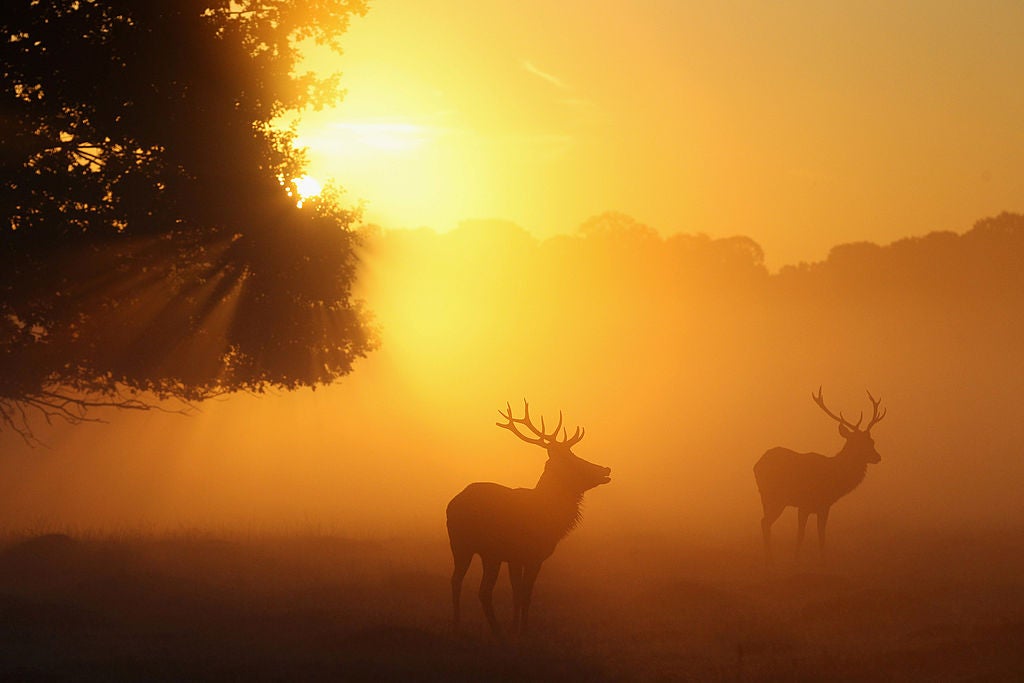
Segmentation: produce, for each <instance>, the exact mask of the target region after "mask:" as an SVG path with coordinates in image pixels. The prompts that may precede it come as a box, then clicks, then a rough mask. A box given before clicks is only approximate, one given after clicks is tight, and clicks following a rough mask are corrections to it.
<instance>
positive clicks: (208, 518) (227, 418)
mask: <svg viewBox="0 0 1024 683" xmlns="http://www.w3.org/2000/svg"><path fill="white" fill-rule="evenodd" d="M1022 253H1024V222H1022V219H1021V218H1020V217H1019V216H1014V215H1010V214H1007V215H1004V216H1002V217H999V218H996V219H992V220H988V221H984V222H982V223H980V224H979V225H978V226H977V227H976V228H974V229H971V230H969V231H968V232H966V234H964V235H957V234H954V233H936V234H932V235H929V236H925V237H921V238H913V239H908V240H902V241H899V242H897V243H894V244H892V245H889V246H885V247H881V246H875V245H870V244H855V245H847V246H844V247H841V248H836V249H835V250H833V252H832V253H831V255H830V257H829V259H828V260H827V261H825V262H823V263H819V264H814V265H813V266H803V267H799V268H786V269H783V270H782V271H781V272H780V273H778V274H770V273H769V272H768V271H767V269H766V268H765V267H764V264H763V261H762V257H761V253H760V250H759V249H758V247H757V245H756V243H754V242H752V241H750V240H748V239H742V238H738V239H729V240H712V239H710V238H706V237H696V236H675V237H671V238H668V239H664V238H661V237H659V236H658V235H657V234H656V233H655V232H654V231H653V230H652V229H650V228H648V227H646V226H644V225H642V224H639V223H637V222H635V221H633V220H632V219H630V218H628V217H626V216H623V215H621V214H607V215H604V216H601V217H598V218H596V219H594V220H592V221H590V222H589V223H587V224H586V225H585V226H583V228H581V230H580V232H579V233H577V234H576V235H573V236H562V237H556V238H552V239H548V240H539V239H537V238H535V237H533V236H531V235H530V234H529V233H528V232H526V231H525V230H523V229H522V228H519V227H516V226H514V225H512V224H508V223H493V222H491V223H486V222H479V223H466V224H464V225H463V226H461V227H460V228H459V229H457V230H454V231H451V232H449V233H437V232H434V231H429V230H420V231H405V230H380V229H379V228H370V229H369V230H368V234H367V245H366V250H365V254H364V273H363V275H362V277H361V282H362V287H363V288H365V295H366V299H367V304H368V305H369V306H370V308H371V309H372V310H374V311H375V312H376V315H377V316H378V324H379V326H380V329H381V331H382V335H383V338H384V345H383V347H382V348H381V349H380V350H379V351H378V352H376V353H374V354H373V355H372V356H371V357H370V358H369V359H367V360H366V361H364V362H362V363H360V364H359V366H358V368H357V371H356V372H354V373H353V374H352V376H351V377H350V378H348V379H346V380H345V381H344V382H342V383H340V384H339V385H336V386H332V387H330V388H328V389H325V390H319V391H316V392H309V391H307V392H298V393H293V394H282V395H278V396H259V397H247V396H240V397H231V398H230V399H225V400H222V401H214V402H210V403H206V404H203V405H202V406H201V412H200V413H199V414H198V415H194V416H191V417H183V416H180V415H177V414H162V413H147V414H128V413H122V414H106V415H104V417H106V418H107V419H109V420H110V423H109V424H96V425H90V424H87V425H82V426H79V427H77V428H73V429H61V428H54V429H50V430H47V431H46V432H45V433H44V434H43V436H44V438H45V440H46V441H48V442H49V443H50V445H51V448H50V449H36V450H30V449H27V448H24V447H21V446H19V445H18V444H17V443H11V442H10V441H9V442H8V448H7V453H6V456H5V458H4V460H3V464H2V466H3V469H4V474H3V477H0V511H2V514H3V517H4V519H5V523H6V524H9V525H11V526H13V527H14V528H18V527H23V526H27V527H35V526H38V527H39V528H43V529H47V528H72V529H75V528H106V529H109V528H115V529H116V528H121V529H142V530H146V529H167V528H171V529H174V528H181V527H186V528H193V527H198V528H214V529H256V530H260V529H263V530H295V531H299V530H303V529H318V530H325V531H330V532H332V533H338V534H341V535H347V536H351V535H354V536H357V537H367V536H377V535H381V534H383V535H385V536H391V535H395V536H407V535H423V534H426V535H427V536H428V537H430V538H436V540H437V541H438V542H439V543H440V542H442V541H443V518H444V515H443V511H444V505H445V503H446V502H447V500H448V499H449V498H450V497H451V496H452V495H454V494H455V493H456V492H458V490H460V489H461V488H462V486H464V485H465V484H466V483H468V482H470V481H477V480H485V481H497V482H501V483H504V484H506V485H510V486H532V485H533V484H534V483H535V482H536V479H537V477H538V476H539V474H540V471H541V469H542V466H543V461H544V457H543V453H542V452H541V450H540V449H537V448H535V447H531V446H529V445H526V444H523V443H521V442H519V441H517V440H516V439H514V438H512V437H511V436H510V435H509V434H508V433H507V432H505V431H503V430H500V429H498V428H497V427H495V421H496V420H497V419H498V414H497V409H498V408H499V407H504V406H505V403H506V401H509V402H512V404H513V405H517V404H518V403H519V402H520V401H521V400H522V399H523V398H524V397H525V398H528V399H529V400H530V404H531V407H532V409H533V411H534V414H535V415H537V416H539V415H541V414H544V415H547V416H549V419H554V418H555V417H556V416H557V413H558V411H559V410H562V411H563V412H564V415H565V418H566V421H567V425H568V426H569V430H570V432H571V431H572V429H573V427H574V426H575V425H581V426H583V427H585V428H586V430H587V431H586V438H585V439H584V440H583V441H582V442H581V443H580V444H579V445H578V446H577V447H576V449H575V450H576V452H577V453H578V454H579V455H581V456H582V457H585V458H588V459H592V460H594V461H595V462H599V463H602V464H605V465H608V466H611V467H612V468H613V470H614V472H615V475H614V481H613V485H610V486H606V487H602V488H601V489H600V490H597V491H594V492H592V493H591V494H590V495H589V496H588V498H587V501H586V513H585V515H586V522H585V524H584V527H583V528H582V529H581V530H580V531H579V532H578V533H579V534H580V535H586V534H600V535H608V534H611V535H616V536H624V535H625V536H633V535H637V534H673V535H674V534H682V537H685V538H688V539H690V540H691V541H692V540H693V539H694V538H714V539H725V540H728V539H732V541H735V542H741V543H743V544H744V545H745V547H747V549H748V551H749V555H750V557H751V558H756V557H757V553H758V552H759V545H758V533H759V531H758V519H759V516H760V510H759V502H758V498H757V492H756V490H755V487H754V482H753V478H752V474H751V467H752V465H753V463H754V461H755V460H756V459H757V458H758V457H759V456H760V454H761V453H762V452H763V451H764V450H766V449H767V448H769V447H771V446H776V445H785V446H788V447H790V448H794V449H797V450H807V451H811V450H813V451H818V452H822V453H827V454H832V453H835V452H836V451H838V450H839V447H840V446H841V445H842V440H841V439H840V437H839V435H838V434H837V433H836V426H835V423H834V422H832V421H831V420H830V419H829V418H827V417H826V416H825V415H824V414H823V413H821V411H820V410H819V409H818V408H817V407H816V406H815V405H814V404H813V402H812V400H811V398H810V394H811V391H813V390H816V389H817V388H818V386H819V385H822V386H823V387H824V392H825V396H826V398H827V399H828V402H829V405H830V406H832V407H833V409H835V410H842V411H843V412H844V413H845V414H846V415H848V416H851V417H853V416H856V415H857V413H859V412H860V411H862V410H865V409H866V410H867V411H868V413H869V414H870V404H869V403H868V400H867V396H866V394H865V389H869V390H870V391H871V392H872V393H873V394H874V395H875V396H880V397H882V399H883V401H884V404H885V406H887V407H888V410H889V416H888V418H887V419H886V421H885V422H883V423H882V424H880V425H879V426H878V427H877V428H876V429H875V430H874V436H875V439H876V442H877V445H878V449H879V452H880V453H881V454H882V458H883V459H882V463H881V464H879V465H877V466H872V467H871V468H870V471H869V472H868V477H867V479H866V481H865V483H864V484H863V485H862V486H861V487H860V488H859V489H858V490H857V491H855V492H854V493H853V494H851V495H850V496H849V497H848V498H845V499H843V500H842V501H840V503H839V504H838V505H837V510H836V511H835V513H834V515H833V522H832V523H833V527H834V534H835V537H836V538H837V539H838V538H841V537H842V535H843V533H844V530H847V531H848V530H850V529H861V530H865V531H866V530H873V531H872V532H871V533H881V532H884V533H887V534H889V533H896V532H898V531H907V530H914V529H938V528H960V527H962V526H963V525H968V524H975V523H979V524H984V525H985V526H988V527H992V526H995V527H1002V526H1005V525H1013V524H1019V523H1020V522H1021V521H1024V518H1022V514H1024V503H1022V501H1021V498H1020V496H1019V495H1017V494H1018V491H1017V489H1018V485H1019V482H1020V480H1021V476H1022V474H1024V464H1022V462H1021V459H1020V457H1019V448H1018V446H1019V444H1020V443H1021V440H1022V439H1024V433H1022V427H1021V423H1020V420H1019V419H1017V417H1016V415H1017V413H1016V399H1015V396H1016V392H1017V391H1018V390H1019V387H1020V386H1022V382H1024V363H1022V361H1021V357H1020V354H1019V349H1020V348H1021V343H1022V341H1024V322H1022V319H1021V317H1020V315H1019V313H1018V312H1019V311H1020V310H1022V303H1024V302H1022V301H1021V295H1022V293H1024V286H1022V284H1024V283H1022V282H1021V277H1022V276H1021V273H1020V270H1019V268H1018V265H1019V263H1020V258H1021V254H1022ZM952 500H955V503H951V501H952ZM787 519H788V517H787ZM786 526H787V525H785V524H784V525H782V528H786ZM780 533H782V532H780ZM748 541H749V545H747V543H748ZM837 542H838V541H837Z"/></svg>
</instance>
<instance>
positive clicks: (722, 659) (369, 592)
mask: <svg viewBox="0 0 1024 683" xmlns="http://www.w3.org/2000/svg"><path fill="white" fill-rule="evenodd" d="M788 519H789V517H788V516H787V517H785V518H784V521H785V520H788ZM783 526H784V525H780V531H779V542H780V551H781V550H784V549H790V550H791V545H792V543H791V541H792V539H791V538H788V537H785V535H784V534H783V533H782V527H783ZM787 542H789V548H786V547H784V546H785V544H786V543H787ZM760 550H761V549H760V547H759V546H758V545H753V544H749V543H746V542H735V543H732V542H730V543H723V542H708V541H698V540H695V539H692V538H691V539H687V538H681V537H680V538H668V537H659V536H645V537H632V538H624V537H620V538H601V537H599V536H596V535H593V534H592V533H586V532H585V531H581V532H579V533H578V534H577V535H575V536H571V537H570V538H568V539H566V540H565V541H564V542H563V544H562V546H561V547H560V548H559V549H558V551H557V552H556V553H555V555H554V556H553V557H552V558H551V559H550V560H549V561H548V563H547V564H546V565H545V567H544V570H543V571H542V573H541V577H540V580H539V582H538V586H537V592H536V595H535V599H534V609H533V614H532V616H533V620H532V624H531V626H532V630H531V633H529V634H528V635H527V636H526V637H525V638H524V639H522V640H521V641H519V642H514V643H507V644H501V643H497V642H494V641H493V640H492V639H491V638H490V637H489V636H488V635H487V632H486V629H485V626H484V621H483V618H482V615H481V614H480V610H479V607H478V604H477V601H476V596H475V593H476V590H475V589H476V582H477V580H478V579H479V572H480V570H479V565H478V564H475V565H474V566H473V568H472V569H471V571H470V574H469V576H468V580H467V583H468V584H469V585H467V586H466V587H465V589H464V590H465V594H464V601H465V605H466V622H467V623H466V624H465V628H464V629H463V632H462V633H460V634H454V633H453V632H452V630H451V627H450V624H449V582H448V572H449V571H450V561H451V560H450V557H449V555H448V549H447V547H446V542H445V539H444V536H443V533H439V534H438V535H437V536H431V537H423V538H393V539H386V540H379V539H370V538H364V539H351V538H344V537H342V536H339V535H335V534H331V533H320V532H316V533H314V532H309V533H305V532H304V533H294V534H287V535H286V534H273V533H248V534H245V533H236V532H225V533H212V532H205V531H196V530H181V531H178V532H174V533H164V532H160V533H156V532H153V533H135V532H121V533H89V532H76V533H70V534H65V533H46V534H26V533H13V532H9V533H7V534H6V535H5V538H4V540H3V544H2V548H0V629H2V633H0V678H2V679H3V680H18V681H59V680H74V681H122V680H124V681H141V680H145V681H186V680H187V681H200V680H228V681H230V680H237V681H320V680H335V681H337V680H344V681H347V680H353V681H447V680H455V681H460V680H474V681H482V680H507V681H544V680H558V681H571V680H585V681H685V680H693V681H762V680H766V681H767V680H771V681H817V680H829V681H868V680H870V681H879V680H900V681H905V680H942V681H950V680H965V681H966V680H985V681H991V680H996V681H998V680H1007V681H1009V680H1020V678H1021V676H1024V579H1022V578H1021V577H1022V569H1024V535H1022V534H1021V533H1019V530H1012V531H1011V532H1000V531H996V530H992V531H990V532H987V533H985V534H979V533H978V532H977V531H974V532H970V533H968V532H966V531H965V532H963V533H958V532H953V531H946V532H942V533H915V534H910V533H890V534H884V533H883V534H874V535H871V534H863V533H862V534H860V535H854V536H848V537H846V538H843V539H837V540H836V542H835V544H834V548H833V550H832V552H831V553H830V555H829V557H828V559H827V561H826V562H825V563H824V564H821V563H819V562H817V560H816V559H815V558H814V553H813V552H808V556H807V557H805V558H804V559H803V560H801V562H800V563H795V562H794V560H793V558H792V553H789V555H788V556H785V554H783V553H780V559H779V562H778V565H777V566H776V568H775V569H774V570H773V571H771V572H767V571H766V570H765V568H764V567H763V566H762V563H761V556H760ZM807 550H808V551H813V550H814V547H813V544H810V545H809V547H808V549H807ZM495 597H496V605H497V608H498V610H499V614H503V615H505V616H506V618H507V616H508V615H509V614H510V604H509V603H510V591H509V589H508V584H507V578H506V576H505V574H504V572H503V574H502V577H501V580H500V583H499V584H498V589H497V590H496V594H495Z"/></svg>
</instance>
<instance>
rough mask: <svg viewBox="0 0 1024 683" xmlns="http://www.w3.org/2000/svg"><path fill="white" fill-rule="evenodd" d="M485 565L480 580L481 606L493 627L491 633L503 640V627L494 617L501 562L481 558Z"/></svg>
mask: <svg viewBox="0 0 1024 683" xmlns="http://www.w3.org/2000/svg"><path fill="white" fill-rule="evenodd" d="M481 559H482V560H483V564H484V575H483V577H482V578H481V579H480V592H479V596H480V605H481V606H482V607H483V608H484V616H485V617H487V623H488V624H490V626H491V633H493V634H494V637H495V638H497V639H498V640H501V638H502V635H501V625H500V624H499V623H498V619H497V618H496V617H495V616H494V584H495V583H497V581H498V570H499V569H501V561H500V560H495V559H493V558H484V557H483V556H481Z"/></svg>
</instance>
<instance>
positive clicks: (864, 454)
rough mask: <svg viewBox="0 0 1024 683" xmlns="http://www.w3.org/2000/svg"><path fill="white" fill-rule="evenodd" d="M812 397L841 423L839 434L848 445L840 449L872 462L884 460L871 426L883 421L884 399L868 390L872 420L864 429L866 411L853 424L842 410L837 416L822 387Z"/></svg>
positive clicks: (830, 415)
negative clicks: (882, 406) (876, 444)
mask: <svg viewBox="0 0 1024 683" xmlns="http://www.w3.org/2000/svg"><path fill="white" fill-rule="evenodd" d="M811 398H812V399H814V402H815V403H817V404H818V407H819V408H821V409H822V410H823V411H825V414H826V415H828V416H829V417H831V418H832V419H833V420H835V421H836V422H838V423H839V436H841V437H843V438H844V439H846V445H845V446H843V450H842V451H840V452H841V453H843V454H846V455H851V456H855V457H858V458H861V459H863V460H864V462H868V463H871V464H877V463H880V462H882V456H881V455H879V454H878V451H876V450H875V441H874V439H872V438H871V428H872V427H874V426H875V425H876V424H878V423H879V422H881V421H882V418H884V417H885V412H886V411H885V409H884V408H883V409H882V411H881V412H879V410H878V408H879V405H880V404H881V403H882V399H878V400H875V397H874V396H872V395H871V392H870V391H869V392H868V400H870V401H871V421H870V422H868V424H867V426H866V427H864V429H861V428H860V425H861V422H863V421H864V412H863V411H861V414H860V418H858V419H857V424H853V423H852V422H849V421H847V420H846V418H844V417H843V413H842V412H840V413H839V415H838V416H837V415H836V414H835V413H833V412H832V411H831V410H829V409H828V407H827V406H826V405H825V399H824V398H823V397H822V395H821V387H820V386H819V387H818V393H817V395H815V394H814V393H812V394H811Z"/></svg>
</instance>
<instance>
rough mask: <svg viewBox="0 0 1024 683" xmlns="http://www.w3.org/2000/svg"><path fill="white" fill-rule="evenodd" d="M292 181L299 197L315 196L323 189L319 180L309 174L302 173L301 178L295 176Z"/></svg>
mask: <svg viewBox="0 0 1024 683" xmlns="http://www.w3.org/2000/svg"><path fill="white" fill-rule="evenodd" d="M294 182H295V189H296V190H298V192H299V197H300V198H301V199H309V198H310V197H315V196H317V195H318V194H320V192H321V190H323V186H322V185H321V184H320V181H319V180H317V179H316V178H314V177H313V176H310V175H304V176H302V177H301V178H296V179H295V181H294ZM301 199H300V202H301Z"/></svg>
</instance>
